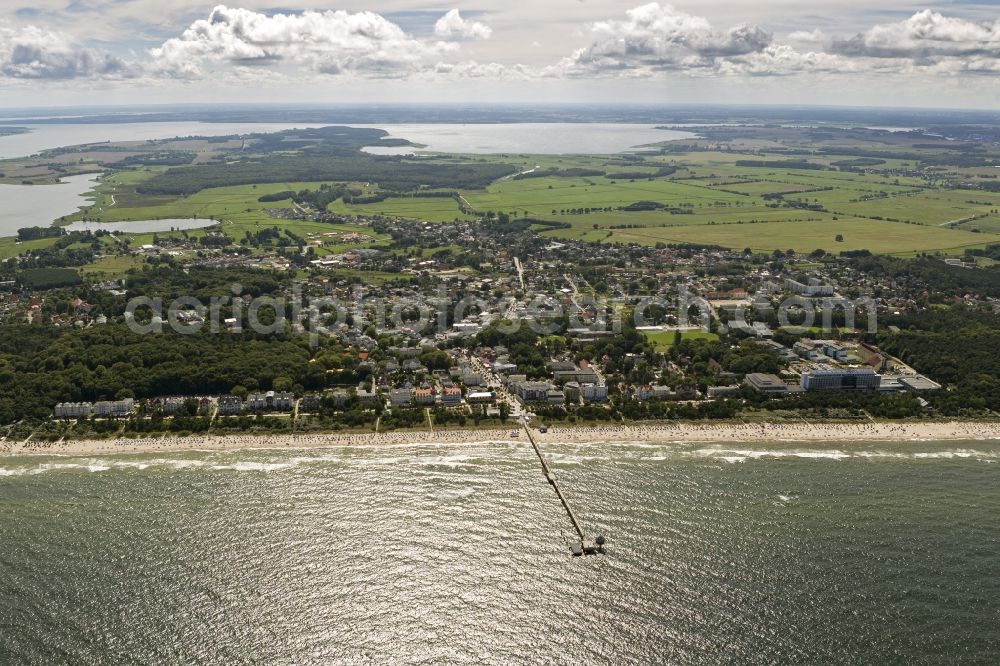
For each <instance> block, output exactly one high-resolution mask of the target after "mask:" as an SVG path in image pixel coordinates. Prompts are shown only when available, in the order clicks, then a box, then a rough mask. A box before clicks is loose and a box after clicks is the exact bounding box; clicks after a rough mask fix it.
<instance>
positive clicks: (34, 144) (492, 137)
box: [0, 122, 695, 237]
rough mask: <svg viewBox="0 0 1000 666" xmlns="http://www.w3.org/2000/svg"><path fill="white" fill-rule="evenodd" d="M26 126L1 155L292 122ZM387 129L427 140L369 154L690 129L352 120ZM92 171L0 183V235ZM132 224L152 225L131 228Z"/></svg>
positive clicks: (607, 144)
mask: <svg viewBox="0 0 1000 666" xmlns="http://www.w3.org/2000/svg"><path fill="white" fill-rule="evenodd" d="M20 126H23V127H28V128H30V129H31V132H29V133H27V134H17V135H10V136H0V159H6V158H12V157H24V156H27V155H32V154H35V153H37V152H39V151H42V150H46V149H50V148H58V147H61V146H71V145H77V144H84V143H92V142H99V141H129V140H137V139H138V140H145V139H168V138H172V137H175V136H192V135H201V136H225V135H228V134H238V133H252V132H277V131H281V130H285V129H293V128H295V127H317V126H318V125H308V124H307V125H289V124H280V123H197V122H166V123H164V122H160V123H122V124H117V125H102V124H95V125H88V124H66V125H61V124H51V125H29V124H26V125H20ZM354 126H355V127H378V128H381V129H385V130H386V131H387V132H389V134H390V136H392V137H393V138H404V139H408V140H410V141H412V142H414V143H419V144H422V145H425V146H426V147H425V148H422V149H414V148H398V147H377V146H375V147H371V148H367V149H366V150H367V151H369V152H371V153H375V154H387V155H396V154H409V153H413V152H415V151H417V150H421V151H423V150H426V151H436V152H460V153H474V154H490V153H525V152H532V153H536V154H563V153H566V154H569V153H595V154H602V153H618V152H623V151H628V150H631V149H634V148H636V147H639V146H643V145H646V144H650V143H656V142H659V141H668V140H670V139H682V138H691V137H694V136H695V135H694V134H691V133H690V132H683V131H676V130H661V129H655V126H654V125H635V124H620V123H523V124H494V125H475V124H472V125H455V124H413V125H393V124H385V125H354ZM93 178H94V176H73V177H69V178H65V179H63V180H64V184H60V185H44V186H35V185H0V237H2V236H13V235H16V234H17V230H18V229H19V228H21V227H29V226H48V225H50V224H51V223H52V222H53V220H55V219H57V218H59V217H62V216H64V215H69V214H71V213H74V212H76V210H77V209H78V208H80V207H83V206H86V205H87V200H86V197H84V196H82V195H84V194H86V193H87V192H88V191H89V190H90V189H91V187H92V185H93V183H91V182H90V181H91V180H92V179H93ZM130 229H131V230H133V231H155V230H156V229H148V230H147V229H139V228H137V227H131V228H130Z"/></svg>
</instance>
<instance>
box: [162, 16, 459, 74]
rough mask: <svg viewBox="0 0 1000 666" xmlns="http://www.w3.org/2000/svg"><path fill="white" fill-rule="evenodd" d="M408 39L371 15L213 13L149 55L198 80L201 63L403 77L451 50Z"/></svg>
mask: <svg viewBox="0 0 1000 666" xmlns="http://www.w3.org/2000/svg"><path fill="white" fill-rule="evenodd" d="M457 48H458V46H457V44H454V43H452V42H446V41H432V42H429V41H423V40H418V39H414V38H413V37H411V36H410V35H408V34H406V32H404V31H403V29H402V28H400V27H399V26H398V25H396V24H395V23H393V22H392V21H389V20H388V19H386V18H385V17H383V16H381V15H379V14H375V13H372V12H367V11H364V12H356V13H351V12H346V11H343V10H340V11H324V12H317V11H305V12H302V13H300V14H273V15H268V14H263V13H260V12H255V11H251V10H249V9H240V8H236V9H233V8H229V7H226V6H225V5H219V6H217V7H215V8H214V9H213V10H212V12H211V13H210V14H209V16H208V18H207V19H200V20H198V21H195V22H194V23H192V24H191V26H190V27H189V28H188V29H187V30H185V31H184V33H183V34H182V35H181V36H180V37H177V38H173V39H169V40H167V41H166V42H164V43H163V44H162V45H161V46H159V47H157V48H154V49H152V50H151V52H150V53H151V55H152V57H153V59H154V61H155V63H156V67H157V69H158V70H159V71H161V72H163V73H166V74H170V75H175V76H198V75H200V74H201V71H202V65H203V64H204V62H205V61H210V62H214V63H222V64H231V65H243V66H252V65H279V64H283V63H291V64H294V65H299V66H304V67H307V68H310V69H312V70H315V71H318V72H323V73H328V74H340V73H359V74H362V75H368V76H389V77H392V76H406V75H408V74H409V73H411V72H413V71H414V70H416V69H418V68H419V67H420V66H421V65H422V63H424V62H425V61H427V60H428V59H430V58H434V57H438V56H440V55H441V54H443V53H446V52H448V51H453V50H455V49H457Z"/></svg>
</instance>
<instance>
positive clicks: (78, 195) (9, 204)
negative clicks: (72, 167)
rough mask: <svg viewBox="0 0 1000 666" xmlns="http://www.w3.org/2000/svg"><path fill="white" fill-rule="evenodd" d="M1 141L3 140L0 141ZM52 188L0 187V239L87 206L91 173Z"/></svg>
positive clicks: (70, 177) (93, 181)
mask: <svg viewBox="0 0 1000 666" xmlns="http://www.w3.org/2000/svg"><path fill="white" fill-rule="evenodd" d="M0 141H3V139H0ZM62 181H63V182H61V183H58V184H55V185H0V236H16V235H17V230H18V229H20V228H22V227H47V226H49V225H50V224H52V222H53V220H56V219H58V218H60V217H62V216H64V215H70V214H72V213H75V212H76V211H77V210H78V209H80V208H82V207H84V206H86V205H87V204H88V201H87V197H86V194H87V193H88V192H90V190H91V189H93V187H94V185H95V184H96V183H97V176H96V175H95V174H81V175H79V176H68V177H66V178H63V179H62Z"/></svg>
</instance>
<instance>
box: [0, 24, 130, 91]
mask: <svg viewBox="0 0 1000 666" xmlns="http://www.w3.org/2000/svg"><path fill="white" fill-rule="evenodd" d="M138 73H139V70H138V67H136V66H135V65H134V64H132V63H129V62H126V61H125V60H123V59H121V58H119V57H118V56H115V55H112V54H110V53H105V52H102V51H96V50H93V49H88V48H82V47H79V46H77V45H76V44H75V43H74V42H73V40H72V39H71V38H70V37H68V36H66V35H64V34H62V33H59V32H53V31H51V30H44V29H42V28H38V27H36V26H27V27H25V28H21V29H13V28H0V76H3V77H7V78H14V79H78V78H105V79H124V78H133V77H135V76H137V75H138Z"/></svg>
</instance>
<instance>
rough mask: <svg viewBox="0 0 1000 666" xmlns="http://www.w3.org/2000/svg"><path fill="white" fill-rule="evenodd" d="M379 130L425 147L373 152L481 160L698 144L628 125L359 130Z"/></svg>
mask: <svg viewBox="0 0 1000 666" xmlns="http://www.w3.org/2000/svg"><path fill="white" fill-rule="evenodd" d="M355 127H377V128H380V129H384V130H386V131H387V132H389V136H390V137H391V138H394V139H407V140H409V141H412V142H413V143H417V144H421V145H422V146H424V147H423V148H413V147H377V146H374V147H368V148H365V150H366V151H367V152H370V153H375V154H382V155H406V154H410V153H414V152H440V153H472V154H479V155H486V154H503V153H532V154H536V155H569V154H581V153H589V154H595V155H602V154H614V153H621V152H626V151H631V150H634V149H637V148H640V147H642V146H646V145H649V144H652V143H659V142H661V141H671V140H675V139H692V138H695V137H696V135H695V134H692V133H691V132H684V131H677V130H665V129H656V126H655V125H637V124H628V123H505V124H493V125H487V124H480V125H477V124H470V125H455V124H413V125H356V126H355Z"/></svg>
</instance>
